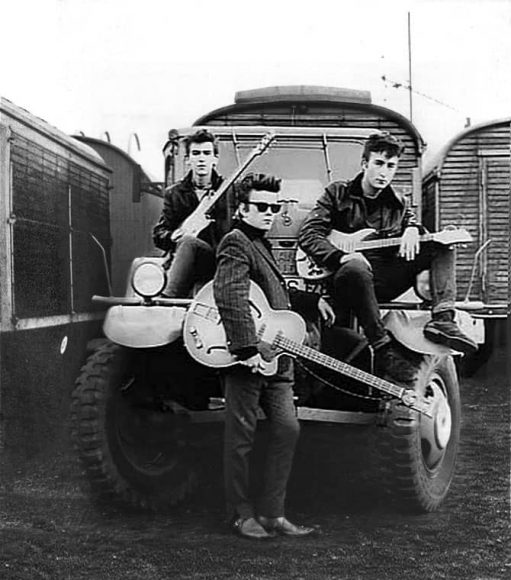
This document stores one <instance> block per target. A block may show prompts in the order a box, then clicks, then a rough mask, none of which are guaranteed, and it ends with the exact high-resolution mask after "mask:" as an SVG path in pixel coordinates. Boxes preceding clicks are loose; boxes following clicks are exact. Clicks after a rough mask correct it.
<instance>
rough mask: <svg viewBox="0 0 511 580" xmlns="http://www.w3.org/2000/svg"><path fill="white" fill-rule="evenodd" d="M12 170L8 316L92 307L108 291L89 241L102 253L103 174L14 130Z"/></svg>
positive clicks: (106, 234)
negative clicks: (10, 302)
mask: <svg viewBox="0 0 511 580" xmlns="http://www.w3.org/2000/svg"><path fill="white" fill-rule="evenodd" d="M49 143H50V142H49ZM11 168H12V170H11V171H12V199H13V214H14V215H13V217H14V225H13V241H14V244H13V248H14V249H13V283H14V312H13V315H14V316H15V318H27V317H34V316H37V317H41V316H52V315H56V314H64V313H70V312H88V311H91V310H94V309H95V308H93V307H92V305H91V300H90V299H91V296H92V294H94V293H102V292H105V291H107V285H106V277H105V273H104V266H103V262H102V255H101V252H100V251H99V249H98V247H97V246H96V245H95V244H94V243H93V242H92V240H91V238H90V236H89V232H90V233H93V234H94V235H95V236H96V237H97V238H99V239H100V240H101V241H102V243H103V244H104V245H105V247H107V248H108V246H109V242H110V240H109V238H110V229H109V220H108V211H109V205H108V190H107V179H106V177H105V175H104V173H103V172H101V173H99V172H98V173H96V172H95V171H94V170H91V169H89V168H86V167H83V166H82V165H78V164H77V163H75V162H73V161H71V160H70V159H69V158H68V157H64V156H63V155H61V154H59V153H57V152H56V151H55V150H52V149H49V148H46V147H44V146H42V145H40V144H37V143H35V142H33V141H31V140H29V139H27V138H25V137H23V136H22V135H19V134H17V133H14V132H13V139H12V142H11ZM70 204H71V205H70ZM70 209H71V211H70ZM70 218H71V221H70ZM84 240H87V241H84ZM70 264H72V266H71V265H70Z"/></svg>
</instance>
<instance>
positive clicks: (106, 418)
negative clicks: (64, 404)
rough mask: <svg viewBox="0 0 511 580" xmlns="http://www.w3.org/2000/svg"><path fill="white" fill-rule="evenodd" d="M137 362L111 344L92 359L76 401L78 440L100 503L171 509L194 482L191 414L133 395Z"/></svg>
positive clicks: (78, 384)
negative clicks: (189, 439) (189, 433)
mask: <svg viewBox="0 0 511 580" xmlns="http://www.w3.org/2000/svg"><path fill="white" fill-rule="evenodd" d="M135 356H136V355H135V353H133V351H130V349H125V348H123V347H120V346H117V345H114V344H110V343H108V344H106V345H105V346H103V347H101V348H100V349H99V350H97V351H96V352H94V353H93V354H92V355H91V356H90V357H89V359H88V360H87V362H86V364H85V365H84V367H83V368H82V370H81V374H80V376H79V378H78V379H77V382H76V387H75V389H74V392H73V395H72V413H71V418H72V431H73V439H74V443H75V447H76V449H77V451H78V455H79V458H80V460H81V463H82V466H83V467H84V469H85V472H86V475H87V476H88V479H89V481H90V483H91V488H92V491H93V493H94V495H95V496H96V498H97V499H100V500H109V501H112V500H114V501H116V500H119V501H121V502H123V503H128V504H131V505H133V506H137V507H144V508H155V507H160V506H171V505H174V504H176V503H178V502H179V501H181V500H183V499H184V498H185V496H186V495H187V494H189V493H190V492H191V490H192V488H193V487H194V483H195V471H194V461H193V453H192V450H191V449H190V448H189V447H188V446H187V434H186V431H187V420H186V415H184V414H182V413H179V411H178V410H177V411H176V409H174V410H172V409H164V408H161V407H160V408H158V407H157V406H153V407H151V405H149V404H147V400H146V401H145V403H146V404H143V401H142V400H141V398H140V396H138V397H133V396H132V392H131V391H132V390H134V389H136V384H135V385H134V383H136V380H137V379H136V378H135V372H134V370H133V368H134V367H133V359H134V357H135Z"/></svg>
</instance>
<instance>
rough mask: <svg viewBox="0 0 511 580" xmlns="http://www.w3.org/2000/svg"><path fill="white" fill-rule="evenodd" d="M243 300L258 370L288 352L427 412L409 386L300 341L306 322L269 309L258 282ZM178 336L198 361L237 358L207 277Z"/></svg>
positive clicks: (218, 364) (219, 363) (268, 369)
mask: <svg viewBox="0 0 511 580" xmlns="http://www.w3.org/2000/svg"><path fill="white" fill-rule="evenodd" d="M249 301H250V309H251V314H252V316H253V319H254V323H255V328H256V332H257V338H258V340H259V345H258V348H259V352H260V354H261V358H262V359H263V363H262V368H261V371H260V372H261V373H262V374H263V375H267V376H270V375H273V374H275V373H276V372H277V364H278V358H279V357H280V356H281V355H283V354H290V355H292V356H298V357H300V358H303V359H306V360H308V361H310V362H313V363H316V364H318V365H321V366H323V367H325V368H328V369H330V370H333V371H336V372H338V373H341V374H343V375H345V376H347V377H350V378H352V379H355V380H357V381H360V382H362V383H365V384H366V385H369V386H371V387H375V388H376V389H378V390H380V391H383V392H384V393H387V394H388V395H392V396H393V397H396V398H398V399H400V400H401V402H402V403H403V404H404V405H406V406H407V407H410V408H411V409H414V410H415V411H418V412H419V413H423V414H424V415H427V416H429V417H431V411H430V409H429V404H428V403H427V402H426V401H424V400H422V398H421V397H419V395H418V394H417V393H416V392H415V391H413V390H411V389H404V388H402V387H398V386H397V385H394V384H392V383H390V382H389V381H386V380H383V379H380V378H378V377H376V376H374V375H371V374H370V373H367V372H365V371H363V370H361V369H358V368H356V367H353V366H351V365H348V364H346V363H343V362H341V361H339V360H337V359H334V358H332V357H330V356H327V355H325V354H323V353H321V352H319V351H317V350H314V349H312V348H309V347H307V346H305V345H303V344H302V343H303V341H304V339H305V328H306V327H305V321H304V320H303V318H302V317H301V316H300V315H298V314H297V313H296V312H291V311H289V310H273V309H272V308H271V307H270V305H269V304H268V301H267V299H266V296H265V295H264V293H263V291H262V290H261V288H260V287H259V286H257V284H255V283H254V282H251V283H250V295H249ZM183 339H184V343H185V346H186V348H187V350H188V352H189V353H190V355H191V356H192V358H194V359H195V360H196V361H198V362H199V363H201V364H204V365H206V366H209V367H213V368H223V367H229V366H233V365H236V364H239V361H238V360H237V359H236V357H235V356H234V355H232V354H231V353H230V352H229V349H228V348H227V339H226V335H225V330H224V327H223V325H222V321H221V319H220V314H219V312H218V309H217V307H216V304H215V301H214V296H213V282H208V284H206V285H205V286H203V288H201V290H200V291H199V292H198V293H197V295H196V296H195V298H194V300H193V302H192V304H191V305H190V307H189V309H188V311H187V314H186V317H185V322H184V328H183Z"/></svg>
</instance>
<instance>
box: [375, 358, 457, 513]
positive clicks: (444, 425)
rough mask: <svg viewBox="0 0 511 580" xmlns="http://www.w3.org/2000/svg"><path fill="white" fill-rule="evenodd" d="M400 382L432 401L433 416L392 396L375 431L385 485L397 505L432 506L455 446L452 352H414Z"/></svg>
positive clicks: (440, 496)
mask: <svg viewBox="0 0 511 580" xmlns="http://www.w3.org/2000/svg"><path fill="white" fill-rule="evenodd" d="M408 378H409V380H408V381H406V382H403V386H406V387H407V388H413V389H414V390H415V391H416V392H418V393H421V395H422V396H423V397H424V398H425V399H426V400H428V401H430V402H431V409H432V411H433V416H434V417H433V419H430V418H428V417H426V416H425V415H422V414H419V413H416V412H415V411H412V410H410V409H409V408H408V407H405V406H404V405H402V404H400V403H399V402H398V401H393V402H392V403H391V404H390V408H389V410H388V415H387V417H386V419H385V421H384V422H383V426H382V431H383V432H382V433H380V434H379V437H378V447H379V452H380V456H381V459H382V462H383V466H382V471H383V474H384V485H385V491H387V492H388V493H390V494H391V496H393V498H394V500H395V501H396V502H397V504H398V506H399V508H400V509H403V510H405V511H413V512H419V513H420V512H422V513H423V512H431V511H434V510H435V509H437V508H438V507H439V505H440V504H441V503H442V501H443V500H444V498H445V496H446V495H447V492H448V490H449V486H450V484H451V481H452V478H453V475H454V468H455V462H456V454H457V449H458V441H459V433H460V421H461V404H460V394H459V385H458V379H457V375H456V367H455V365H454V361H453V359H452V357H451V356H446V357H437V356H431V355H426V356H424V357H417V364H416V365H415V371H414V372H412V373H411V376H410V377H408Z"/></svg>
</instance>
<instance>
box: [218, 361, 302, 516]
mask: <svg viewBox="0 0 511 580" xmlns="http://www.w3.org/2000/svg"><path fill="white" fill-rule="evenodd" d="M279 363H280V364H279V373H278V374H277V375H275V376H273V377H266V378H265V377H263V376H262V375H260V374H253V373H251V372H249V371H248V370H247V369H246V368H245V367H235V368H233V369H232V370H230V371H228V372H227V373H226V374H225V398H226V405H227V406H226V417H225V439H224V478H225V495H226V503H227V515H228V517H229V518H231V517H234V516H241V517H243V518H248V517H253V516H254V507H253V503H252V501H251V499H250V497H249V487H250V481H249V462H250V452H251V450H252V448H253V445H254V439H255V433H256V428H257V410H258V407H259V406H260V407H261V408H262V410H263V411H264V413H265V415H266V417H267V420H268V421H269V427H270V433H269V442H268V447H267V449H266V457H265V464H264V473H263V487H262V493H261V495H260V497H259V501H258V503H257V513H258V514H259V515H263V516H265V517H270V518H272V517H280V516H283V515H284V503H285V498H286V487H287V482H288V479H289V474H290V472H291V467H292V462H293V455H294V450H295V447H296V442H297V440H298V435H299V431H300V427H299V424H298V419H297V417H296V411H295V406H294V403H293V367H292V361H291V360H290V359H289V358H287V357H283V359H280V361H279Z"/></svg>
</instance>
